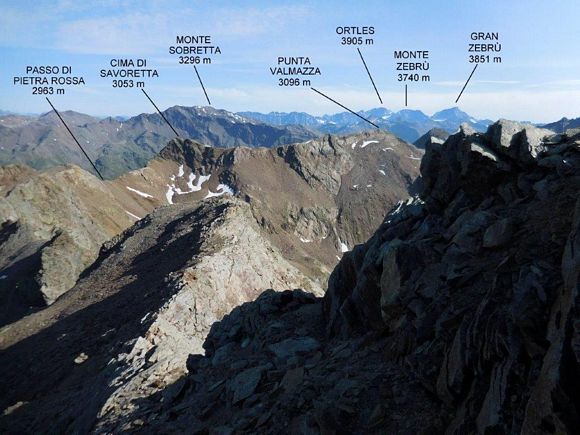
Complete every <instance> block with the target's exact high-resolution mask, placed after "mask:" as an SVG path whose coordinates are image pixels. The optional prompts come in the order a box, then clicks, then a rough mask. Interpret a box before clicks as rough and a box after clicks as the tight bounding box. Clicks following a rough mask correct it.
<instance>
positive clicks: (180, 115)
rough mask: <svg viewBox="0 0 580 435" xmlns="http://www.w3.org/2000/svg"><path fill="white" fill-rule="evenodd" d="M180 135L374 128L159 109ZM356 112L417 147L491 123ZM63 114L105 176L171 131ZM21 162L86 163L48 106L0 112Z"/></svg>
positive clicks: (3, 143) (356, 121) (223, 138)
mask: <svg viewBox="0 0 580 435" xmlns="http://www.w3.org/2000/svg"><path fill="white" fill-rule="evenodd" d="M163 115H164V116H165V118H167V119H168V120H169V122H170V123H171V125H172V126H173V127H174V128H175V129H176V131H177V132H178V133H179V135H180V136H181V137H184V138H191V139H194V140H196V141H198V142H200V143H203V144H205V145H208V146H214V147H220V148H224V147H228V148H229V147H238V146H246V147H267V148H270V147H273V146H278V145H285V144H291V143H299V142H304V141H307V140H311V139H314V138H316V137H319V136H321V135H323V134H336V135H350V134H357V133H360V132H363V131H368V130H373V129H374V127H372V126H371V125H369V124H368V123H367V122H365V121H363V120H361V119H360V118H359V117H357V116H355V115H353V114H352V113H349V112H341V113H336V114H333V115H323V116H314V115H310V114H308V113H305V112H290V113H285V112H270V113H268V114H263V113H258V112H239V113H232V112H228V111H226V110H218V109H214V108H213V107H183V106H174V107H171V108H169V109H167V110H165V111H164V112H163ZM359 115H360V116H362V117H364V118H366V119H368V120H370V121H372V122H373V123H375V124H376V125H378V126H379V127H380V128H381V129H382V130H386V131H389V132H390V133H393V134H394V135H396V136H398V137H399V138H401V139H403V140H405V141H407V142H409V143H414V144H415V145H416V146H418V147H420V148H421V147H423V146H424V143H426V141H427V140H430V138H431V137H435V138H437V139H445V138H446V134H450V133H454V132H456V131H457V130H458V129H459V126H460V125H461V124H462V123H467V124H468V125H469V126H471V127H472V128H473V129H474V130H476V131H485V130H486V129H487V127H488V125H490V124H491V121H490V120H488V119H476V118H474V117H473V116H471V115H469V114H467V113H465V112H463V111H461V110H460V109H459V108H457V107H454V108H450V109H445V110H441V111H439V112H437V113H435V114H434V115H432V116H428V115H426V114H425V113H423V112H421V111H420V110H408V109H405V110H400V111H398V112H393V111H391V110H389V109H386V108H375V109H371V110H366V111H361V112H359ZM62 116H63V118H64V119H65V121H66V122H67V124H68V126H69V127H70V128H71V130H72V131H73V133H74V134H75V135H76V137H77V139H78V140H79V141H80V143H81V144H82V145H83V146H84V148H85V149H86V151H87V153H88V155H89V156H90V157H91V158H92V159H93V161H95V164H96V167H97V168H98V169H99V171H100V172H101V173H102V174H103V176H105V177H106V178H114V177H116V176H119V175H121V174H123V173H125V172H127V171H128V170H132V169H137V168H141V167H144V166H145V165H146V164H147V162H148V161H149V159H151V158H152V157H153V156H155V155H156V154H157V153H158V152H159V151H160V150H161V148H163V146H164V145H165V144H166V143H167V141H168V140H170V139H173V138H174V137H175V134H174V133H173V131H172V130H171V129H170V127H169V126H168V125H167V124H166V123H165V122H164V120H163V119H162V117H160V116H159V114H157V113H150V114H146V113H145V114H140V115H138V116H133V117H130V118H128V117H121V116H116V117H107V118H98V117H93V116H89V115H85V114H82V113H77V112H72V111H65V112H62ZM577 126H580V118H579V119H575V120H568V119H566V118H563V119H562V120H560V121H557V122H555V123H551V124H546V125H545V127H546V128H549V129H551V130H553V131H556V132H561V131H564V130H566V129H568V128H573V127H577ZM10 163H23V164H27V165H29V166H31V167H33V168H35V169H46V168H50V167H54V166H58V165H62V164H68V163H73V164H76V165H79V166H81V167H83V168H84V169H87V170H91V167H90V164H89V163H88V162H87V160H86V158H85V157H84V156H83V154H82V152H81V151H80V150H79V149H78V146H77V145H76V144H75V143H74V141H73V140H72V138H71V137H70V135H69V133H68V132H67V131H66V129H65V128H63V126H62V124H61V122H60V120H59V119H58V118H57V116H56V114H55V113H54V112H49V113H47V114H44V115H40V116H37V115H17V114H14V113H10V112H6V111H2V112H0V165H6V164H10Z"/></svg>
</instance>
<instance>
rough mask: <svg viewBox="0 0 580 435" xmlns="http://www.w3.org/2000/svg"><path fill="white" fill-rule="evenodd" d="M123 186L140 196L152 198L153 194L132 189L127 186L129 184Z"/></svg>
mask: <svg viewBox="0 0 580 435" xmlns="http://www.w3.org/2000/svg"><path fill="white" fill-rule="evenodd" d="M125 187H126V188H127V189H129V190H130V191H131V192H135V193H136V194H137V195H139V196H142V197H143V198H153V195H149V194H148V193H145V192H141V191H140V190H137V189H133V188H132V187H129V186H125Z"/></svg>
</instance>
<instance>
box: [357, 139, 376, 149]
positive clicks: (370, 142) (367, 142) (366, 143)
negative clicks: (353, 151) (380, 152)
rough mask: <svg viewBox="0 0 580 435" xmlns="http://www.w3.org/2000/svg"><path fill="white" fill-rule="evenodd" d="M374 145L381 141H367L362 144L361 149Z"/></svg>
mask: <svg viewBox="0 0 580 435" xmlns="http://www.w3.org/2000/svg"><path fill="white" fill-rule="evenodd" d="M372 143H379V141H378V140H365V141H364V142H363V143H362V145H361V146H360V147H361V148H364V147H366V146H367V145H370V144H372Z"/></svg>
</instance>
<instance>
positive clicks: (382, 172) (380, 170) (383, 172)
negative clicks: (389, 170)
mask: <svg viewBox="0 0 580 435" xmlns="http://www.w3.org/2000/svg"><path fill="white" fill-rule="evenodd" d="M379 172H380V173H381V174H383V175H385V176H386V175H387V174H386V173H385V171H383V170H382V169H379Z"/></svg>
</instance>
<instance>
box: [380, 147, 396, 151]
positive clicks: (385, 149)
mask: <svg viewBox="0 0 580 435" xmlns="http://www.w3.org/2000/svg"><path fill="white" fill-rule="evenodd" d="M387 150H391V151H395V149H394V148H391V147H387V148H383V151H387Z"/></svg>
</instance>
